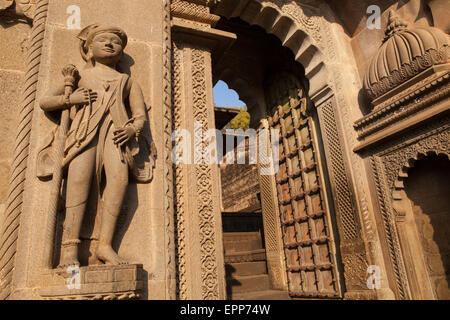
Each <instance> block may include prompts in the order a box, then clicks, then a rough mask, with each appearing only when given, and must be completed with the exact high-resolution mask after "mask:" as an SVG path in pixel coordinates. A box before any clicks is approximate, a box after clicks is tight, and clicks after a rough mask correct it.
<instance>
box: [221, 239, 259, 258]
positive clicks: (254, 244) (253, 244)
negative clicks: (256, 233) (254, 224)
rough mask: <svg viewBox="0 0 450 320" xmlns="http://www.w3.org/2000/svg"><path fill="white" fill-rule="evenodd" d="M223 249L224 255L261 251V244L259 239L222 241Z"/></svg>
mask: <svg viewBox="0 0 450 320" xmlns="http://www.w3.org/2000/svg"><path fill="white" fill-rule="evenodd" d="M223 247H224V249H225V255H226V254H227V253H229V252H236V251H252V250H258V249H262V248H263V247H262V243H261V240H260V239H249V240H240V241H224V242H223Z"/></svg>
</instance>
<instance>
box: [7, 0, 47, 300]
mask: <svg viewBox="0 0 450 320" xmlns="http://www.w3.org/2000/svg"><path fill="white" fill-rule="evenodd" d="M47 10H48V0H40V1H39V2H38V3H37V4H36V11H35V16H34V20H33V28H32V29H31V36H30V43H29V48H28V57H27V71H26V73H25V81H24V85H23V93H22V102H21V104H20V114H19V127H18V131H17V135H16V140H15V149H14V156H13V161H12V164H11V174H10V178H9V191H8V197H7V204H6V209H5V212H4V219H3V222H4V223H3V225H2V226H1V238H0V270H1V271H0V299H7V298H8V297H9V296H10V294H11V287H10V285H11V280H12V276H13V272H14V262H15V255H16V249H17V238H18V232H19V225H20V215H21V212H22V203H23V192H24V184H25V173H26V167H27V160H28V152H29V145H30V134H31V122H32V117H33V109H34V103H35V100H36V89H37V83H38V79H39V68H40V63H41V54H42V45H43V42H44V33H45V23H46V21H47Z"/></svg>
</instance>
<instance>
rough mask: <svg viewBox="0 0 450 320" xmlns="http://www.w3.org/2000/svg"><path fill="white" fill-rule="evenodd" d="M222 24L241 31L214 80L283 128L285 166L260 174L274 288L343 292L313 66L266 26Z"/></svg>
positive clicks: (254, 117) (256, 121) (297, 294)
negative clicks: (310, 77)
mask: <svg viewBox="0 0 450 320" xmlns="http://www.w3.org/2000/svg"><path fill="white" fill-rule="evenodd" d="M216 28H217V29H221V30H224V31H229V32H233V33H235V34H237V40H236V42H235V44H234V45H233V46H232V47H231V48H230V49H229V50H228V51H227V52H226V53H225V54H224V55H223V57H222V58H221V60H220V61H216V62H213V66H214V67H213V77H214V82H215V81H218V80H224V81H226V82H227V83H228V84H229V86H230V88H233V89H234V90H236V91H237V92H238V93H239V96H240V98H241V99H242V100H243V101H244V102H245V103H246V105H247V107H248V111H249V112H250V114H251V126H252V128H254V129H260V128H263V127H265V128H267V129H269V128H270V129H273V130H277V131H278V132H279V134H280V148H279V150H278V158H279V170H278V172H277V173H276V174H275V175H272V176H262V175H260V179H259V182H260V194H261V207H262V215H263V226H264V233H263V234H264V240H265V241H264V242H265V250H266V252H265V254H266V257H267V268H268V270H269V276H270V280H271V284H272V287H275V288H279V289H280V288H281V289H283V288H285V289H287V291H288V292H289V295H290V296H291V297H293V298H305V297H313V298H333V297H340V295H341V288H340V282H339V273H338V264H337V258H336V238H335V236H334V234H336V233H335V232H334V230H333V228H334V226H335V222H334V221H333V218H332V216H333V214H332V210H333V208H332V206H331V201H329V190H328V188H327V185H328V178H327V172H326V169H325V166H324V156H323V152H322V144H321V137H320V130H319V128H318V127H319V121H318V117H317V114H316V112H315V108H314V107H313V106H312V103H311V101H310V99H309V98H308V95H307V92H308V86H309V84H308V81H307V79H306V77H305V70H304V68H303V67H302V66H301V65H300V64H299V63H298V62H296V61H295V57H294V55H293V53H292V51H291V50H290V49H289V48H286V47H283V46H282V44H281V42H280V40H279V39H278V38H277V37H275V36H273V35H269V34H267V33H266V32H265V31H264V30H263V29H262V28H260V27H258V26H250V25H248V24H247V23H245V22H244V21H242V20H241V19H239V18H233V19H229V20H228V19H222V20H221V21H220V22H219V23H218V24H217V26H216ZM222 179H223V177H222ZM226 197H227V195H226V194H223V195H222V198H226ZM242 218H243V217H242ZM236 219H239V216H237V217H236ZM225 247H226V244H225ZM225 261H227V257H225ZM231 267H233V265H232V266H231ZM233 269H234V270H236V269H238V268H237V267H236V268H233ZM231 280H233V279H231ZM234 280H237V281H236V282H237V283H238V284H240V283H242V282H243V281H239V280H242V279H241V277H239V276H238V277H237V278H236V279H234ZM232 283H233V282H231V284H229V285H232Z"/></svg>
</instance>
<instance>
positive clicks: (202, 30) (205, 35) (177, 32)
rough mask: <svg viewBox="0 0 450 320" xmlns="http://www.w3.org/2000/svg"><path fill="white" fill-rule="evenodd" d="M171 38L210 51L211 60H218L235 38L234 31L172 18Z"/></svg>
mask: <svg viewBox="0 0 450 320" xmlns="http://www.w3.org/2000/svg"><path fill="white" fill-rule="evenodd" d="M172 37H173V40H174V41H176V42H180V43H189V44H195V45H196V46H199V47H203V48H205V49H208V50H210V51H211V54H212V57H213V61H219V60H220V58H221V56H222V54H223V53H224V52H225V51H226V50H228V48H230V47H231V45H232V44H233V42H234V41H235V40H236V39H237V36H236V35H235V34H234V33H231V32H226V31H222V30H217V29H214V28H210V27H206V26H202V25H199V24H195V23H192V22H190V21H187V20H184V19H179V18H173V20H172Z"/></svg>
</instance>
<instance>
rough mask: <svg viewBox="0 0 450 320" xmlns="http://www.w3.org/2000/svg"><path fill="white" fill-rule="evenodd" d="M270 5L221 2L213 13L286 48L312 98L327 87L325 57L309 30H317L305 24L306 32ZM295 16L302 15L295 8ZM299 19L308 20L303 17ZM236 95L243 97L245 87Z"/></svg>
mask: <svg viewBox="0 0 450 320" xmlns="http://www.w3.org/2000/svg"><path fill="white" fill-rule="evenodd" d="M273 2H274V1H272V2H268V1H260V0H251V1H248V0H247V1H234V0H231V1H223V2H221V3H219V4H218V6H217V7H216V8H215V9H214V10H215V12H214V13H216V14H218V15H221V16H223V17H225V18H233V17H239V18H241V19H242V20H243V21H245V22H247V23H248V24H249V25H257V26H260V27H262V28H263V29H264V30H265V31H266V32H267V33H269V34H273V35H275V36H276V37H277V38H278V39H279V40H280V41H281V44H282V46H284V47H287V48H289V49H290V50H291V51H292V53H293V55H294V58H295V61H296V62H298V63H300V64H301V65H302V66H303V67H304V69H305V76H306V78H307V79H308V80H309V84H310V86H309V87H310V92H309V95H310V96H311V97H313V96H314V95H316V94H318V93H319V92H320V91H322V90H324V89H325V88H327V87H328V79H327V68H326V61H325V54H324V53H323V52H322V50H320V49H319V45H318V44H317V43H316V40H314V39H313V36H312V35H311V34H310V32H311V31H310V30H311V29H314V30H317V29H318V28H319V26H318V25H315V23H316V22H315V21H313V20H308V21H309V22H310V27H309V29H310V30H308V29H307V28H305V27H304V26H302V25H301V24H300V23H299V22H298V21H296V20H295V19H294V18H293V17H291V16H290V15H288V14H287V13H285V12H282V11H281V9H280V8H279V7H278V6H276V5H275V4H273ZM298 10H299V11H298V15H299V16H300V17H301V16H302V15H303V13H302V11H301V8H300V7H299V8H298ZM303 18H304V19H305V20H307V19H308V18H307V17H306V16H304V15H303ZM242 89H243V91H242V92H240V95H242V96H247V94H246V93H245V89H246V88H245V87H244V88H242Z"/></svg>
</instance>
